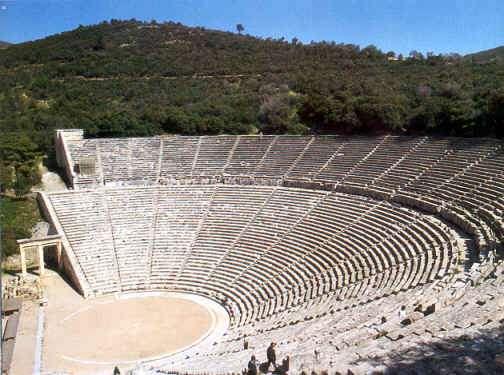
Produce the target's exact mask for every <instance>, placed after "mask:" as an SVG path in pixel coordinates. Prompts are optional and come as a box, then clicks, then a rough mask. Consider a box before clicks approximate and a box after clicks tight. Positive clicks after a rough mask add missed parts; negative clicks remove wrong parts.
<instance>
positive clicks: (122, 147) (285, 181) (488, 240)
mask: <svg viewBox="0 0 504 375" xmlns="http://www.w3.org/2000/svg"><path fill="white" fill-rule="evenodd" d="M60 132H61V133H60V134H61V137H60V138H61V139H62V140H64V143H65V148H64V150H65V152H62V151H60V154H63V157H60V159H65V160H66V161H67V162H66V164H65V165H66V166H67V169H68V168H70V169H71V171H70V172H69V173H68V174H69V176H70V179H71V180H72V184H73V186H74V188H75V189H83V188H89V187H93V186H103V185H105V186H118V185H136V186H138V185H157V184H161V185H172V184H198V183H203V184H204V183H209V182H224V183H232V184H254V185H261V184H265V185H284V186H294V187H305V188H313V189H322V190H324V189H325V190H336V191H341V192H348V193H351V194H360V195H364V196H370V197H376V198H380V199H385V200H391V201H395V202H398V203H401V204H406V205H409V206H411V207H414V208H418V209H421V210H426V211H428V212H432V213H436V214H439V215H441V216H442V217H444V218H445V219H446V220H448V221H450V222H452V223H455V224H456V225H458V226H459V227H461V228H462V229H463V230H464V231H466V232H468V233H470V234H471V235H473V236H474V237H475V238H476V240H477V244H478V248H479V249H481V250H483V251H486V250H487V249H489V248H494V247H495V246H496V244H498V243H500V242H502V240H503V239H504V223H503V219H502V217H503V215H504V147H503V143H502V142H501V141H498V140H494V139H464V138H434V137H406V136H389V135H387V136H379V137H361V136H317V137H315V136H312V137H309V136H308V137H304V136H288V135H286V136H205V137H184V136H171V137H164V136H163V137H152V138H128V139H84V138H82V133H80V135H79V134H77V136H75V131H73V133H72V131H69V132H70V133H69V134H71V135H72V137H69V136H65V134H66V131H60ZM89 158H91V159H92V160H95V162H96V168H95V173H94V174H92V175H82V174H79V173H76V172H75V170H77V171H78V170H79V168H78V165H79V163H80V162H81V161H82V160H84V161H85V160H87V159H89Z"/></svg>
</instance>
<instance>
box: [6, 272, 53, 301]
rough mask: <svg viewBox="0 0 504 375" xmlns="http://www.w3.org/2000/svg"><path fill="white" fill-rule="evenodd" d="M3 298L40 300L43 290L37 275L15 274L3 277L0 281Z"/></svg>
mask: <svg viewBox="0 0 504 375" xmlns="http://www.w3.org/2000/svg"><path fill="white" fill-rule="evenodd" d="M2 289H3V298H6V299H9V298H18V297H20V298H23V299H25V300H31V301H35V300H40V299H41V298H43V296H44V294H43V290H42V286H41V285H40V281H39V278H38V277H34V278H31V277H24V278H23V277H21V276H16V277H12V278H7V279H4V280H3V282H2Z"/></svg>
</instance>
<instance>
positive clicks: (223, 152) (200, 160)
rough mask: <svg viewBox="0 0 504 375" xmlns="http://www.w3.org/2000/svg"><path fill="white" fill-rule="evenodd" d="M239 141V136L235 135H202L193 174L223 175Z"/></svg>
mask: <svg viewBox="0 0 504 375" xmlns="http://www.w3.org/2000/svg"><path fill="white" fill-rule="evenodd" d="M237 141H238V138H237V137H235V136H218V137H202V138H201V142H200V145H199V149H198V155H197V158H196V162H195V164H194V168H193V169H192V171H191V175H192V176H219V175H222V172H223V170H224V168H225V167H226V163H227V161H228V160H229V159H230V157H231V152H232V149H233V146H234V145H235V143H236V142H237Z"/></svg>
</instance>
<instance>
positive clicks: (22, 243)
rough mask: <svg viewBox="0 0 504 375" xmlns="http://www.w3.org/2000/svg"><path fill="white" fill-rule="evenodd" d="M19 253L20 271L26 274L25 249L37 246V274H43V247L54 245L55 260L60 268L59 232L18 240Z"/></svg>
mask: <svg viewBox="0 0 504 375" xmlns="http://www.w3.org/2000/svg"><path fill="white" fill-rule="evenodd" d="M17 244H18V246H19V253H20V255H21V272H22V274H23V276H26V274H27V267H26V249H27V248H33V247H36V248H37V253H38V261H39V276H43V275H44V272H45V265H44V249H45V248H46V247H48V246H55V247H56V262H57V265H58V269H61V267H62V265H63V263H62V261H61V236H60V235H59V234H55V235H50V236H45V237H43V238H25V239H22V240H18V241H17Z"/></svg>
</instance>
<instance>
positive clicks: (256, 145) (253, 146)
mask: <svg viewBox="0 0 504 375" xmlns="http://www.w3.org/2000/svg"><path fill="white" fill-rule="evenodd" d="M276 139H277V137H273V136H257V137H256V136H240V140H239V142H238V144H237V145H236V147H235V149H234V152H233V157H232V159H231V160H230V161H229V162H228V164H227V166H226V169H225V170H224V174H226V175H232V176H240V175H245V176H249V175H251V174H252V173H253V171H254V170H255V168H256V167H257V166H258V165H260V163H261V160H262V159H263V158H264V156H265V154H266V152H267V151H268V150H269V148H270V146H271V145H272V144H274V142H275V141H276Z"/></svg>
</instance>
